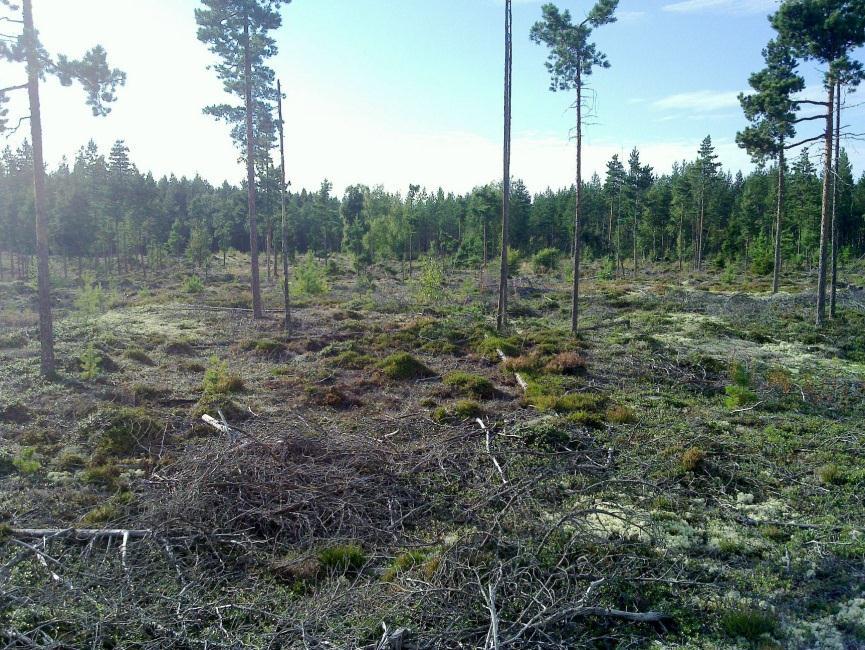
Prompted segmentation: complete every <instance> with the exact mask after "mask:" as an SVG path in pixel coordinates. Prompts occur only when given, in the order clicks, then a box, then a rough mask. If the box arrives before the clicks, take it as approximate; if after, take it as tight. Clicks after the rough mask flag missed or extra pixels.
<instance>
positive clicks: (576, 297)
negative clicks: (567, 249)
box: [571, 62, 583, 335]
mask: <svg viewBox="0 0 865 650" xmlns="http://www.w3.org/2000/svg"><path fill="white" fill-rule="evenodd" d="M580 64H581V65H582V62H581V63H580ZM582 184H583V79H582V75H581V74H580V72H579V71H578V72H577V186H576V210H575V211H574V212H575V214H574V284H573V290H572V295H571V301H572V306H571V333H572V334H574V335H576V333H577V328H578V326H579V320H580V255H581V253H582V246H581V243H582V242H581V241H580V239H581V235H582V233H581V232H580V231H581V226H582V223H581V222H580V199H581V198H582V197H581V192H582V187H581V186H582Z"/></svg>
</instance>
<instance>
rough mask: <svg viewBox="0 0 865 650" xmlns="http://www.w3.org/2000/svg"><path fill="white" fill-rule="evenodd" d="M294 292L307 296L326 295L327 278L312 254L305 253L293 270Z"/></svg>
mask: <svg viewBox="0 0 865 650" xmlns="http://www.w3.org/2000/svg"><path fill="white" fill-rule="evenodd" d="M292 286H293V288H294V290H295V291H297V292H298V293H302V294H304V295H307V296H318V295H321V294H324V293H327V292H328V290H329V288H328V285H327V277H326V274H325V271H324V270H323V269H322V268H321V265H320V264H319V263H318V262H316V260H315V258H314V257H313V255H312V252H309V253H307V254H306V255H305V256H304V257H303V259H302V260H301V262H300V263H299V264H298V265H297V266H296V267H295V269H294V284H293V285H292Z"/></svg>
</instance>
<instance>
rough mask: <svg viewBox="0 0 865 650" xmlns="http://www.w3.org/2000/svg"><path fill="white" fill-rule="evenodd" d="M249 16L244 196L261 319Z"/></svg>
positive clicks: (255, 301) (254, 299) (245, 40)
mask: <svg viewBox="0 0 865 650" xmlns="http://www.w3.org/2000/svg"><path fill="white" fill-rule="evenodd" d="M249 40H250V39H249V16H244V19H243V67H244V78H243V83H244V86H245V90H246V102H245V104H246V183H247V187H246V194H247V204H248V209H249V256H250V271H251V273H252V278H251V285H252V315H253V318H261V317H262V311H261V282H260V280H259V276H258V220H257V218H256V217H257V215H256V209H255V134H254V133H253V114H252V111H253V110H254V107H253V105H252V58H251V53H250V42H249Z"/></svg>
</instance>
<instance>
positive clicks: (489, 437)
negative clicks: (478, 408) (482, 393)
mask: <svg viewBox="0 0 865 650" xmlns="http://www.w3.org/2000/svg"><path fill="white" fill-rule="evenodd" d="M475 422H477V423H478V424H479V425H480V427H481V429H482V430H483V431H484V432H485V433H486V434H487V453H488V454H489V456H490V458H492V460H493V465H495V466H496V469H497V470H498V472H499V476H501V477H502V483H504V484H505V485H507V484H508V479H506V478H505V472H504V470H503V469H502V466H501V465H499V461H498V460H496V457H495V456H494V455H493V441H492V431H490V430H489V429H488V428H487V426H486V425H485V424H484V421H483V420H481V419H480V418H476V419H475Z"/></svg>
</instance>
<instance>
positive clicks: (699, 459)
mask: <svg viewBox="0 0 865 650" xmlns="http://www.w3.org/2000/svg"><path fill="white" fill-rule="evenodd" d="M705 461H706V452H705V451H703V450H702V449H700V448H699V447H691V448H690V449H688V450H687V451H685V453H684V454H682V461H681V462H682V469H684V470H685V471H686V472H695V471H697V470H698V469H699V468H700V467H702V465H703V463H704V462H705Z"/></svg>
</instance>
